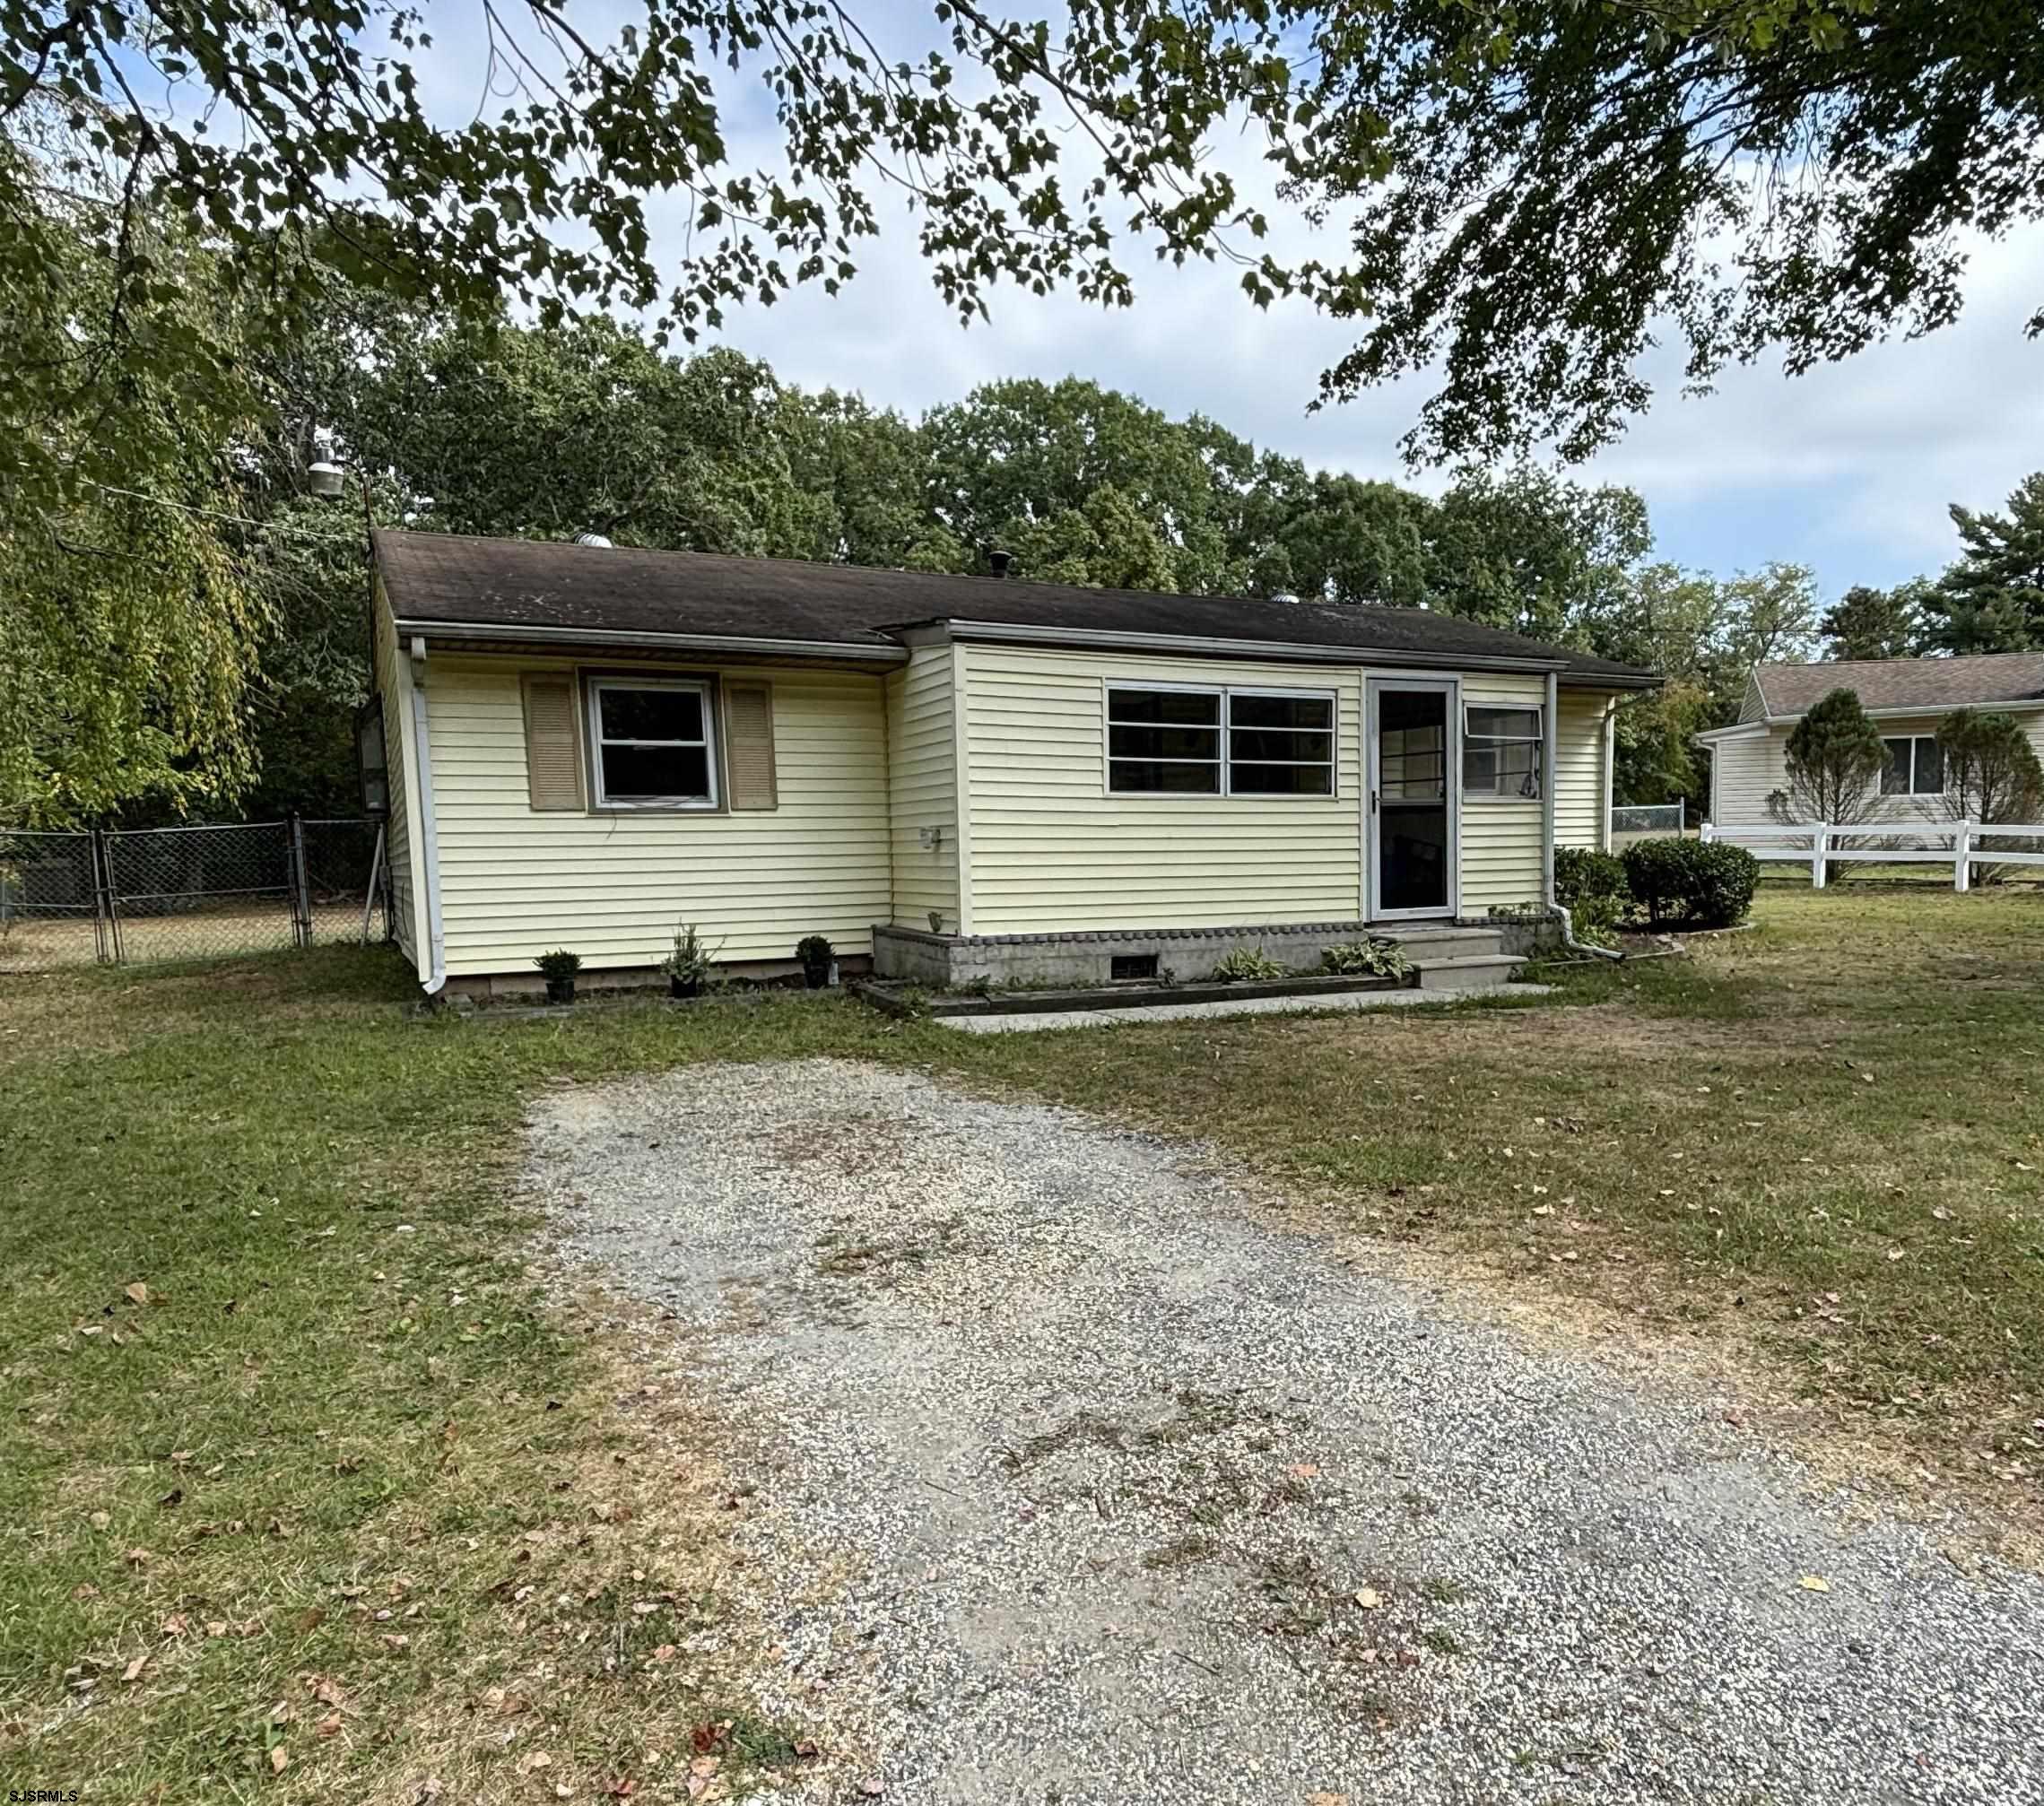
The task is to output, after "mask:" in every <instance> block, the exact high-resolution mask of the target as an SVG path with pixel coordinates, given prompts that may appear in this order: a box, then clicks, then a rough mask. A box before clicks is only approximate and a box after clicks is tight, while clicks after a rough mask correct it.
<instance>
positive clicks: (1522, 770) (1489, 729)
mask: <svg viewBox="0 0 2044 1806" xmlns="http://www.w3.org/2000/svg"><path fill="white" fill-rule="evenodd" d="M1544 751H1545V747H1544V742H1543V739H1542V736H1541V732H1540V711H1539V710H1538V709H1537V708H1483V707H1480V706H1479V705H1477V704H1475V703H1471V704H1470V705H1469V706H1468V708H1466V709H1464V710H1463V716H1462V794H1464V795H1465V796H1507V797H1510V798H1513V799H1514V800H1515V801H1526V800H1530V801H1534V802H1537V801H1538V800H1539V798H1540V768H1541V762H1542V759H1543V757H1544Z"/></svg>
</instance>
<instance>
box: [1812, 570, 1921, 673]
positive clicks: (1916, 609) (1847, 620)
mask: <svg viewBox="0 0 2044 1806" xmlns="http://www.w3.org/2000/svg"><path fill="white" fill-rule="evenodd" d="M1930 587H1931V586H1930V584H1929V583H1928V582H1927V580H1926V579H1925V578H1923V577H1911V578H1910V579H1909V582H1907V583H1901V584H1897V585H1896V586H1895V587H1894V588H1892V589H1876V588H1874V587H1873V586H1871V585H1868V584H1863V583H1861V584H1855V585H1854V586H1852V587H1851V588H1850V589H1848V590H1847V591H1846V593H1845V594H1844V595H1841V596H1840V598H1839V599H1838V600H1837V601H1836V602H1835V603H1832V604H1831V607H1830V608H1828V609H1827V610H1825V612H1824V615H1823V618H1822V620H1821V621H1818V623H1817V631H1818V632H1819V633H1820V634H1821V635H1822V637H1823V640H1824V656H1825V657H1827V658H1839V659H1844V658H1914V657H1915V656H1917V654H1918V652H1920V651H1921V650H1922V649H1923V640H1924V629H1925V612H1926V603H1927V596H1928V593H1929V590H1930Z"/></svg>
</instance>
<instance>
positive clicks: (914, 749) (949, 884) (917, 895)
mask: <svg viewBox="0 0 2044 1806" xmlns="http://www.w3.org/2000/svg"><path fill="white" fill-rule="evenodd" d="M887 794H888V803H889V809H890V813H891V817H892V836H891V838H892V850H893V867H894V881H893V910H892V915H891V916H890V918H889V919H890V920H892V921H893V922H895V923H897V924H899V925H901V926H903V927H908V928H927V927H928V926H929V925H930V916H931V914H932V912H933V911H934V912H935V914H936V915H937V916H938V917H939V918H940V919H941V920H942V921H943V923H944V929H945V931H946V932H947V933H955V932H956V931H957V928H958V773H957V768H956V765H955V761H954V751H953V739H952V648H951V647H949V646H919V647H917V648H916V649H915V651H913V652H912V653H910V654H909V663H908V664H907V666H906V667H905V668H903V669H902V670H900V671H892V672H890V673H888V674H887ZM925 829H928V830H930V831H931V832H933V833H935V834H936V835H937V836H939V837H940V838H939V842H938V844H937V846H935V847H926V846H924V844H923V833H924V830H925Z"/></svg>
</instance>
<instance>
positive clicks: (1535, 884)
mask: <svg viewBox="0 0 2044 1806" xmlns="http://www.w3.org/2000/svg"><path fill="white" fill-rule="evenodd" d="M1462 700H1463V702H1464V704H1465V705H1467V704H1469V703H1475V704H1478V705H1479V706H1482V707H1485V708H1491V707H1501V708H1545V707H1546V703H1547V686H1546V684H1545V683H1544V682H1543V681H1542V680H1541V679H1540V678H1537V677H1514V676H1507V675H1504V674H1502V673H1487V672H1486V673H1478V672H1469V673H1466V674H1465V675H1464V677H1463V679H1462ZM1543 832H1544V821H1543V811H1542V809H1541V806H1540V802H1539V799H1538V798H1537V797H1533V798H1524V797H1465V798H1464V799H1463V803H1462V902H1461V907H1462V913H1463V914H1464V915H1465V916H1481V915H1482V914H1483V912H1484V911H1485V910H1487V909H1490V908H1492V907H1499V906H1504V907H1510V906H1513V905H1517V904H1520V903H1538V902H1539V901H1540V892H1541V876H1542V872H1543V869H1544V863H1545V862H1544V860H1543V859H1542V858H1541V853H1540V846H1541V836H1542V833H1543Z"/></svg>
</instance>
